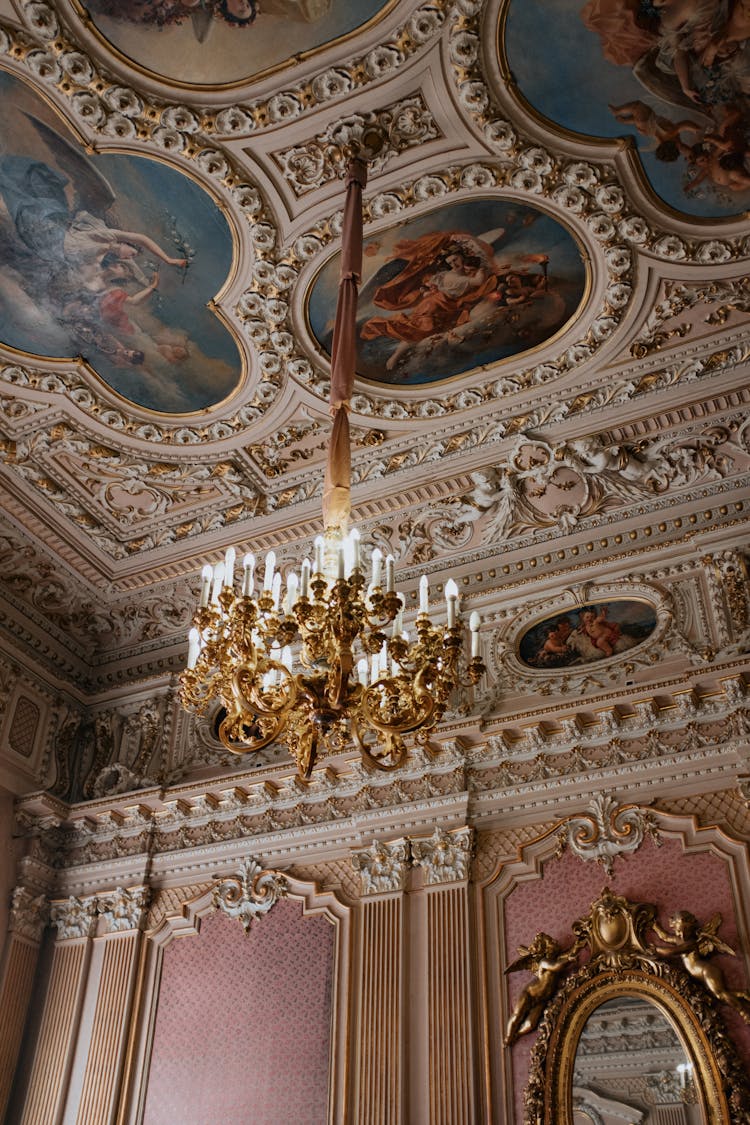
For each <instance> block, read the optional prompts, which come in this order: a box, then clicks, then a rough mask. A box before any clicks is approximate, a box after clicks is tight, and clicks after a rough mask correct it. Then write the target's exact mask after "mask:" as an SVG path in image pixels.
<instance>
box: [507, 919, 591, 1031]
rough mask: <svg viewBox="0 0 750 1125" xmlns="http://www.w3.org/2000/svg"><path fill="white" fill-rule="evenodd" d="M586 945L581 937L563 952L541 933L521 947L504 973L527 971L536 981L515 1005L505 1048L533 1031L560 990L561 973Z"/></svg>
mask: <svg viewBox="0 0 750 1125" xmlns="http://www.w3.org/2000/svg"><path fill="white" fill-rule="evenodd" d="M584 944H585V939H584V938H579V939H578V941H576V942H575V943H574V944H573V945H572V946H571V947H570V949H566V950H563V949H561V947H560V943H559V942H558V941H555V939H554V938H553V937H550V935H549V934H545V933H539V934H537V935H536V937H535V938H534V940H533V941H532V943H531V945H530V946H529V947H528V948H526V947H525V946H523V945H522V946H520V947H519V950H518V952H519V953H520V954H521V956H520V957H519V958H518V959H517V960H515V961H514V962H513V963H512V964H511V965H508V967H507V969H506V970H505V972H506V973H513V972H515V971H516V970H517V969H528V971H529V972H531V973H534V980H532V981H531V982H530V983H529V984H527V985H526V987H525V988H524V990H523V991H522V993H521V995H520V996H519V997H518V1000H517V1001H516V1003H515V1006H514V1008H513V1012H512V1013H511V1017H510V1019H509V1020H508V1026H507V1028H506V1031H505V1040H504V1043H505V1046H506V1047H511V1046H512V1045H513V1044H514V1043H515V1041H516V1040H517V1039H518V1038H519V1037H520V1036H521V1035H526V1034H527V1033H528V1032H530V1031H533V1030H534V1028H535V1027H536V1026H537V1024H538V1023H539V1020H540V1019H541V1018H542V1013H543V1012H544V1009H545V1007H546V1004H547V1001H548V1000H549V999H550V997H551V996H552V994H553V992H554V991H555V989H556V987H557V982H558V979H559V977H560V974H561V973H562V972H563V971H564V970H565V969H566V968H567V967H568V966H569V965H570V964H572V963H573V962H574V961H576V960H577V959H578V954H579V952H580V951H581V949H582V948H583V946H584Z"/></svg>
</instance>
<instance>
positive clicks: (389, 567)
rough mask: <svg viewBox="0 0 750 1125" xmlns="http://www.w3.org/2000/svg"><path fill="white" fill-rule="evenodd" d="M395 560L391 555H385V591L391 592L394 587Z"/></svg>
mask: <svg viewBox="0 0 750 1125" xmlns="http://www.w3.org/2000/svg"><path fill="white" fill-rule="evenodd" d="M395 567H396V560H395V559H394V557H393V555H386V557H385V592H386V594H392V593H393V591H394V590H395V589H396V570H395Z"/></svg>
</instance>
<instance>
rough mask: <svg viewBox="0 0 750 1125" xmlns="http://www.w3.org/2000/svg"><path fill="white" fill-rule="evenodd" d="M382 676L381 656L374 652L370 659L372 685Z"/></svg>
mask: <svg viewBox="0 0 750 1125" xmlns="http://www.w3.org/2000/svg"><path fill="white" fill-rule="evenodd" d="M379 675H380V656H379V655H378V653H377V652H374V653H373V654H372V656H371V657H370V683H371V684H374V683H375V681H376V680H377V678H378V676H379Z"/></svg>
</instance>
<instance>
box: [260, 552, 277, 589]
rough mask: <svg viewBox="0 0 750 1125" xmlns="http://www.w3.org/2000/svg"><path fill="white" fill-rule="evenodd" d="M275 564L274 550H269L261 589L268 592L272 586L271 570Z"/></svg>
mask: <svg viewBox="0 0 750 1125" xmlns="http://www.w3.org/2000/svg"><path fill="white" fill-rule="evenodd" d="M275 566H276V552H275V551H269V552H268V554H267V555H266V569H265V570H264V572H263V591H264V593H269V592H270V590H271V588H272V586H273V571H274V567H275Z"/></svg>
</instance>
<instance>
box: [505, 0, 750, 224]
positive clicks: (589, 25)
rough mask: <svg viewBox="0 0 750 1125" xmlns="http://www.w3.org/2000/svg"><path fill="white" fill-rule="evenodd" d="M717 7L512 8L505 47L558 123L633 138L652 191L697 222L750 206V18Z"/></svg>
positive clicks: (617, 0)
mask: <svg viewBox="0 0 750 1125" xmlns="http://www.w3.org/2000/svg"><path fill="white" fill-rule="evenodd" d="M745 7H746V5H744V4H735V5H732V8H733V11H732V15H731V18H730V19H729V20H727V10H726V9H727V5H725V4H721V3H717V2H716V0H691V2H686V0H650V2H642V0H588V3H586V4H583V5H581V3H580V0H552V2H550V0H510V2H509V4H508V7H507V9H506V11H505V26H504V33H503V36H502V38H503V46H504V52H505V56H506V60H507V65H508V67H509V69H510V73H511V75H512V77H513V80H514V82H515V83H516V85H517V87H518V89H519V91H520V93H521V94H522V95H523V97H524V98H525V99H526V100H527V101H528V102H529V103H530V104H531V106H532V107H533V108H534V109H535V110H537V111H538V112H539V113H541V114H543V115H544V116H545V117H546V118H548V119H549V120H550V121H551V122H554V123H555V124H556V125H561V126H563V127H564V128H565V129H569V130H571V131H573V132H575V133H580V134H583V135H585V136H589V137H602V138H605V137H606V138H616V137H628V138H630V140H631V143H632V144H633V145H635V147H636V150H637V152H638V156H639V158H640V160H641V163H642V165H643V169H644V171H645V173H646V176H647V177H648V181H649V183H650V184H651V187H652V188H653V190H654V191H655V192H656V193H657V195H659V196H660V197H661V198H662V199H663V200H664V202H665V203H667V204H669V205H670V206H671V207H674V208H675V209H676V210H678V211H684V212H685V213H687V214H689V215H695V216H716V217H720V216H727V215H738V214H740V213H742V212H743V211H745V210H746V209H747V207H748V206H749V205H750V150H748V142H747V132H748V125H749V124H750V102H748V89H749V88H750V87H749V82H750V40H749V37H750V16H747V15H745V14H744V12H745Z"/></svg>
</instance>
